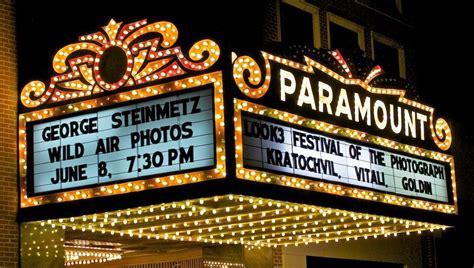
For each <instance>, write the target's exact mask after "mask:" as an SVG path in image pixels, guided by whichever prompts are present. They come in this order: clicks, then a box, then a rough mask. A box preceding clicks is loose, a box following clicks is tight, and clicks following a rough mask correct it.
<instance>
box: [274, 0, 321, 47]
mask: <svg viewBox="0 0 474 268" xmlns="http://www.w3.org/2000/svg"><path fill="white" fill-rule="evenodd" d="M280 34H281V41H282V42H283V43H286V44H305V45H309V46H314V47H321V39H320V35H319V10H318V8H317V7H315V6H313V5H311V4H308V3H306V2H305V1H302V0H283V1H282V2H281V3H280Z"/></svg>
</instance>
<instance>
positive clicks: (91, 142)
mask: <svg viewBox="0 0 474 268" xmlns="http://www.w3.org/2000/svg"><path fill="white" fill-rule="evenodd" d="M213 96H214V95H213V94H212V90H211V89H199V90H196V91H193V92H190V93H181V94H177V95H174V96H169V97H165V98H159V99H156V100H151V101H145V102H140V103H137V104H132V105H121V106H120V107H114V108H110V109H104V110H102V109H101V110H99V111H97V112H88V113H85V114H82V115H77V116H72V117H66V118H64V119H54V120H47V122H42V121H41V120H39V121H36V122H34V123H32V124H27V128H29V129H28V131H27V132H29V133H33V135H31V136H30V137H31V139H30V142H29V144H32V145H33V146H32V147H33V148H32V156H33V159H32V161H29V163H30V166H29V167H28V171H29V172H30V174H29V176H28V178H31V183H29V184H31V185H33V187H31V188H30V189H31V190H32V192H31V193H30V195H35V194H42V193H47V192H53V191H64V190H68V189H74V188H84V187H90V186H96V185H103V184H110V183H111V182H114V183H117V182H120V181H128V180H134V179H136V178H142V177H147V176H162V175H164V174H172V173H180V172H184V171H192V170H196V169H202V168H210V167H213V166H214V165H215V156H214V154H215V152H214V147H215V144H214V127H213V125H214V120H213V119H214V107H213V106H214V105H213Z"/></svg>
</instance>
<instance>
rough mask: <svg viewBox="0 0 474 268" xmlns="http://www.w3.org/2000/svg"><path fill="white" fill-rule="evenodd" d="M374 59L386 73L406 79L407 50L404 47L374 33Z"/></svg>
mask: <svg viewBox="0 0 474 268" xmlns="http://www.w3.org/2000/svg"><path fill="white" fill-rule="evenodd" d="M372 42H373V43H372V44H373V45H372V50H373V55H372V56H373V59H374V60H375V62H377V63H378V64H380V66H381V67H382V68H383V69H384V71H385V72H387V73H391V74H394V75H398V76H400V77H401V78H406V70H405V50H404V49H403V46H402V45H401V44H400V43H398V42H396V41H394V40H392V39H390V38H387V37H385V36H383V35H380V34H377V33H372Z"/></svg>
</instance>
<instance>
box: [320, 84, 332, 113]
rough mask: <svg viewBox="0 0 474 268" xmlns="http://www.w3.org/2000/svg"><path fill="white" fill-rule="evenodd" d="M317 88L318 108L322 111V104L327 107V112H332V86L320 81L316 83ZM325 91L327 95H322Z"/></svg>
mask: <svg viewBox="0 0 474 268" xmlns="http://www.w3.org/2000/svg"><path fill="white" fill-rule="evenodd" d="M318 88H319V90H318V91H319V110H320V111H321V112H324V105H326V108H327V109H328V114H332V108H331V102H332V88H331V87H330V86H329V85H328V84H325V83H323V82H321V81H319V83H318ZM324 92H327V95H324Z"/></svg>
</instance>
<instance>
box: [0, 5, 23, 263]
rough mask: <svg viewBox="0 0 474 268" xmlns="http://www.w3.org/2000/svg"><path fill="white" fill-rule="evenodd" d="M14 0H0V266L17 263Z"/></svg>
mask: <svg viewBox="0 0 474 268" xmlns="http://www.w3.org/2000/svg"><path fill="white" fill-rule="evenodd" d="M13 1H14V0H0V137H1V138H0V148H1V149H0V267H17V266H18V248H19V246H18V245H19V244H18V237H19V231H18V225H17V223H16V221H15V217H16V212H17V207H18V196H17V155H16V154H17V145H16V142H17V134H16V133H17V121H16V120H17V97H18V96H17V81H16V79H17V75H16V72H17V67H16V46H15V9H14V3H13Z"/></svg>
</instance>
